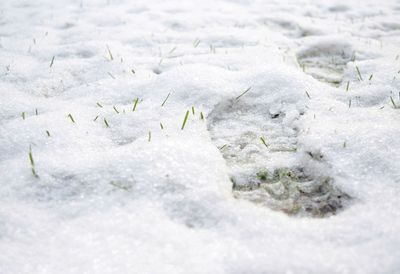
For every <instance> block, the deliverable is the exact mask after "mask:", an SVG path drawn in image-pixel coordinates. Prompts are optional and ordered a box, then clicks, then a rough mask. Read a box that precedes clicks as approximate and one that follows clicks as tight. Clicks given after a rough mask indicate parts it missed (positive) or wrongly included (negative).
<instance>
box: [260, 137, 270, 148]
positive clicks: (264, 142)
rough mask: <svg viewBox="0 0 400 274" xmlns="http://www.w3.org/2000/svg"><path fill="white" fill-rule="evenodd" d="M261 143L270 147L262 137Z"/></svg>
mask: <svg viewBox="0 0 400 274" xmlns="http://www.w3.org/2000/svg"><path fill="white" fill-rule="evenodd" d="M260 140H261V143H263V144H264V146H265V147H268V145H267V142H266V141H265V138H264V137H260Z"/></svg>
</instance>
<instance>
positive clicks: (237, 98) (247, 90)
mask: <svg viewBox="0 0 400 274" xmlns="http://www.w3.org/2000/svg"><path fill="white" fill-rule="evenodd" d="M249 90H251V87H248V88H247V89H246V90H245V91H244V92H243V93H242V94H240V95H239V96H238V97H236V100H239V99H240V97H242V96H243V95H245V94H246V93H247V92H249Z"/></svg>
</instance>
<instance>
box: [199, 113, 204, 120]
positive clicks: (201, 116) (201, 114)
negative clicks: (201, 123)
mask: <svg viewBox="0 0 400 274" xmlns="http://www.w3.org/2000/svg"><path fill="white" fill-rule="evenodd" d="M200 119H201V120H204V115H203V112H200Z"/></svg>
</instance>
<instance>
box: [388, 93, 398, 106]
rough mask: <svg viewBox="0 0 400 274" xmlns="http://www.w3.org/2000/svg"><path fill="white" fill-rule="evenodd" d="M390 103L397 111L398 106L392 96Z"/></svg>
mask: <svg viewBox="0 0 400 274" xmlns="http://www.w3.org/2000/svg"><path fill="white" fill-rule="evenodd" d="M390 101H391V102H392V105H393V108H395V109H397V108H398V107H397V105H396V104H395V103H394V100H393V98H392V96H390Z"/></svg>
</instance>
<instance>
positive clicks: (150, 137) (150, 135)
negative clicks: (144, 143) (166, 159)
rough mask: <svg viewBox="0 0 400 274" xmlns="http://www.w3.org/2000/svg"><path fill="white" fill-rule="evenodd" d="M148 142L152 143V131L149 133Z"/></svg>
mask: <svg viewBox="0 0 400 274" xmlns="http://www.w3.org/2000/svg"><path fill="white" fill-rule="evenodd" d="M148 141H149V142H150V141H151V131H149V139H148Z"/></svg>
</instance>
